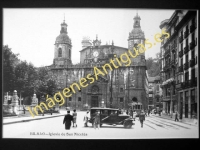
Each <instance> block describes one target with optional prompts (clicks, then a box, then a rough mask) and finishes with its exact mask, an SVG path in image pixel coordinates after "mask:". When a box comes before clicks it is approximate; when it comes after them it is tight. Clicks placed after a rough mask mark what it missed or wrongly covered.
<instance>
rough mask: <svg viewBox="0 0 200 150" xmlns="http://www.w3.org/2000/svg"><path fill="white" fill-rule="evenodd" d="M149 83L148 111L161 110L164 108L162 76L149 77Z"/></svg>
mask: <svg viewBox="0 0 200 150" xmlns="http://www.w3.org/2000/svg"><path fill="white" fill-rule="evenodd" d="M148 81H149V101H148V109H150V110H152V109H157V110H161V109H163V108H162V89H161V84H160V76H156V77H148Z"/></svg>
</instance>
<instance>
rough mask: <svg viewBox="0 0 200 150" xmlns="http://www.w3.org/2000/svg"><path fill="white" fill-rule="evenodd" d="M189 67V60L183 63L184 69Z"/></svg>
mask: <svg viewBox="0 0 200 150" xmlns="http://www.w3.org/2000/svg"><path fill="white" fill-rule="evenodd" d="M188 68H189V62H186V63H185V64H184V70H187V69H188Z"/></svg>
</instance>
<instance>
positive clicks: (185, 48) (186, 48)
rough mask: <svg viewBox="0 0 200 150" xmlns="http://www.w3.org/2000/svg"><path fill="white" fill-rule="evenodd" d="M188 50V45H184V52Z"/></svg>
mask: <svg viewBox="0 0 200 150" xmlns="http://www.w3.org/2000/svg"><path fill="white" fill-rule="evenodd" d="M188 51H189V46H188V45H186V46H185V47H184V54H186V53H187V52H188Z"/></svg>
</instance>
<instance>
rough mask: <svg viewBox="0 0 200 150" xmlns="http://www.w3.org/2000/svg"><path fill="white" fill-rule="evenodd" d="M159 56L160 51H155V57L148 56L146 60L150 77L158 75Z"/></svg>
mask: <svg viewBox="0 0 200 150" xmlns="http://www.w3.org/2000/svg"><path fill="white" fill-rule="evenodd" d="M159 56H160V53H156V58H152V57H150V58H148V59H147V60H146V66H147V72H148V75H149V76H150V77H155V76H158V75H159V73H160V62H159V61H158V60H159Z"/></svg>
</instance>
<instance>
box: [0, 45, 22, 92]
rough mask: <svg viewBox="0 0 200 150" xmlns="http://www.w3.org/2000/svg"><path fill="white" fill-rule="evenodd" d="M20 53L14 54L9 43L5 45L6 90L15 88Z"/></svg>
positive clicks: (4, 85)
mask: <svg viewBox="0 0 200 150" xmlns="http://www.w3.org/2000/svg"><path fill="white" fill-rule="evenodd" d="M18 55H19V54H14V53H13V52H12V51H11V48H9V47H8V45H5V46H3V89H4V92H8V91H11V92H13V91H14V90H15V86H16V82H15V81H16V77H15V67H16V66H17V64H18V63H19V59H18Z"/></svg>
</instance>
